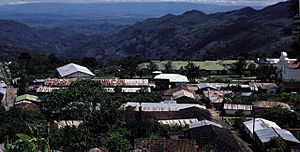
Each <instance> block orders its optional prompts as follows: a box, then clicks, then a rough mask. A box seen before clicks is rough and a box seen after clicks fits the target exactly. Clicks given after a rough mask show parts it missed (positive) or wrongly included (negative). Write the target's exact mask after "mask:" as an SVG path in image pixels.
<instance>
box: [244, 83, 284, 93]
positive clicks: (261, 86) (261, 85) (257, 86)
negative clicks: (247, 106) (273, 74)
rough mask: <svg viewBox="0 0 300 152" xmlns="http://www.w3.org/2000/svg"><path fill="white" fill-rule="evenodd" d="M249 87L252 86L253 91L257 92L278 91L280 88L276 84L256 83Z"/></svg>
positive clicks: (250, 84)
mask: <svg viewBox="0 0 300 152" xmlns="http://www.w3.org/2000/svg"><path fill="white" fill-rule="evenodd" d="M249 86H250V89H251V90H255V91H258V89H278V88H279V87H278V86H277V84H276V83H254V82H250V83H249Z"/></svg>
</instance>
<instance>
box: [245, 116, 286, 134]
mask: <svg viewBox="0 0 300 152" xmlns="http://www.w3.org/2000/svg"><path fill="white" fill-rule="evenodd" d="M243 123H244V125H245V126H246V128H247V129H248V130H249V131H250V132H251V134H253V120H249V121H245V122H243ZM265 128H278V129H281V128H280V127H279V126H278V125H277V124H276V123H275V122H273V121H269V120H266V119H263V118H255V126H254V129H255V131H258V130H261V129H265Z"/></svg>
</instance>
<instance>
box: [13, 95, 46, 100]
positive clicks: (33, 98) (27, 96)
mask: <svg viewBox="0 0 300 152" xmlns="http://www.w3.org/2000/svg"><path fill="white" fill-rule="evenodd" d="M23 100H27V101H33V102H40V100H39V97H37V96H34V95H30V94H24V95H21V96H17V98H16V102H19V101H23Z"/></svg>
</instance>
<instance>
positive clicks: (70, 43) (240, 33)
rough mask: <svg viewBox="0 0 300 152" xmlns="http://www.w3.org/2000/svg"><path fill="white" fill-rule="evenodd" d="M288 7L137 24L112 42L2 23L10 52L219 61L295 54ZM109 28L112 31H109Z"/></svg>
mask: <svg viewBox="0 0 300 152" xmlns="http://www.w3.org/2000/svg"><path fill="white" fill-rule="evenodd" d="M288 5H289V3H288V2H282V3H278V4H276V5H273V6H269V7H266V8H264V9H262V10H255V9H253V8H250V7H247V8H242V9H239V10H235V11H229V12H224V13H213V14H206V13H203V12H200V11H196V10H191V11H187V12H185V13H183V14H182V15H172V14H167V15H164V16H162V17H159V18H149V19H147V20H145V21H142V22H137V23H135V24H134V25H132V26H128V27H127V28H125V29H124V28H120V30H121V29H122V30H121V31H120V32H118V33H116V34H112V35H109V36H103V35H101V34H99V33H98V34H95V35H91V34H90V33H89V34H84V32H76V31H74V30H70V29H69V28H51V29H37V28H32V27H30V26H27V25H24V24H20V23H17V22H15V21H7V20H1V21H0V42H2V43H4V44H7V45H8V46H14V47H18V48H24V49H30V50H37V51H41V52H44V53H57V54H59V55H63V56H67V57H83V56H91V57H96V58H97V59H101V60H116V59H118V58H121V57H125V56H128V55H134V54H141V55H145V56H147V57H151V58H153V59H159V58H166V59H170V58H176V59H197V60H202V59H216V58H220V57H228V56H232V55H236V54H239V53H241V52H244V53H252V54H255V53H262V52H266V53H268V54H271V53H272V52H275V51H282V50H286V49H289V46H290V44H291V42H292V37H291V29H292V23H293V22H292V20H291V18H289V17H290V13H289V11H288ZM108 26H109V25H108Z"/></svg>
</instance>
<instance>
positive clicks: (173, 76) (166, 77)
mask: <svg viewBox="0 0 300 152" xmlns="http://www.w3.org/2000/svg"><path fill="white" fill-rule="evenodd" d="M154 79H156V80H169V81H170V82H189V80H188V78H187V77H186V76H184V75H180V74H165V73H163V74H159V75H157V76H155V77H154Z"/></svg>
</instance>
